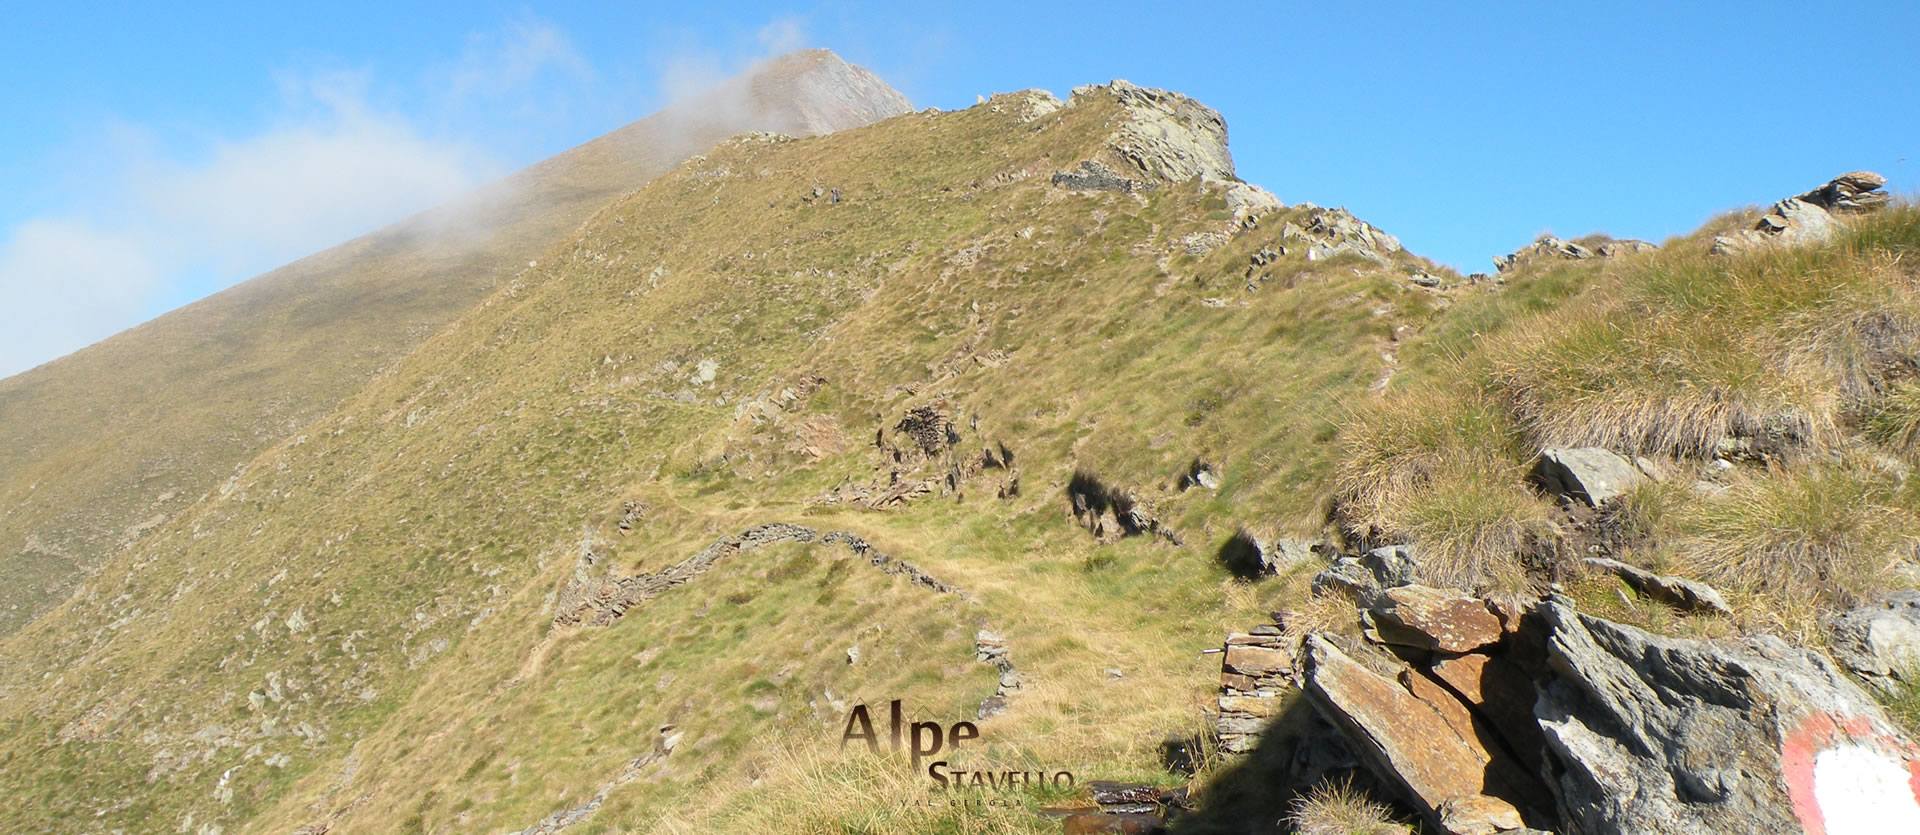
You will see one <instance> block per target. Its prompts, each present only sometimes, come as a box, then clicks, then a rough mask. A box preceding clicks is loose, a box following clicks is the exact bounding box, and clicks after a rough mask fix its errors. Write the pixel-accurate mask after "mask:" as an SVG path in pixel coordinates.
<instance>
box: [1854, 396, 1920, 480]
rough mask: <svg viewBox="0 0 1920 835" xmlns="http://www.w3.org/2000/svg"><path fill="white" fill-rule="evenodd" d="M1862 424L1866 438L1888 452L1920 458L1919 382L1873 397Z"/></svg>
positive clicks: (1905, 456) (1914, 458)
mask: <svg viewBox="0 0 1920 835" xmlns="http://www.w3.org/2000/svg"><path fill="white" fill-rule="evenodd" d="M1861 424H1862V426H1861V428H1862V429H1863V430H1864V434H1865V435H1866V436H1867V438H1868V439H1869V440H1872V441H1873V442H1874V443H1876V444H1879V445H1880V446H1881V447H1883V448H1885V449H1886V450H1887V451H1888V452H1891V453H1893V454H1894V455H1898V456H1900V457H1902V458H1905V459H1907V460H1909V461H1913V460H1920V384H1916V383H1914V382H1911V381H1908V382H1903V383H1901V384H1900V385H1898V386H1895V387H1894V388H1893V389H1892V390H1891V391H1889V392H1888V393H1887V395H1886V396H1885V397H1880V398H1876V399H1874V400H1873V401H1872V402H1871V403H1869V404H1868V406H1867V407H1866V414H1865V416H1864V418H1863V420H1862V421H1861Z"/></svg>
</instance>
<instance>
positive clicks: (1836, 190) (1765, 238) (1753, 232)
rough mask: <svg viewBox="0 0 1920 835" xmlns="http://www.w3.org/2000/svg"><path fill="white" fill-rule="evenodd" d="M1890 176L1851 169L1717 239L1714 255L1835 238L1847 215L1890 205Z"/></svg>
mask: <svg viewBox="0 0 1920 835" xmlns="http://www.w3.org/2000/svg"><path fill="white" fill-rule="evenodd" d="M1886 184H1887V178H1885V177H1882V176H1880V175H1879V174H1875V173H1873V172H1871V171H1850V172H1848V173H1845V174H1842V175H1840V176H1838V177H1835V178H1833V179H1831V180H1828V181H1827V183H1826V185H1823V186H1820V187H1819V188H1816V189H1814V190H1812V191H1809V192H1807V193H1806V194H1802V195H1799V196H1797V197H1789V198H1787V199H1785V200H1782V201H1780V202H1778V203H1775V204H1773V207H1772V208H1771V209H1768V210H1767V213H1766V214H1764V215H1762V216H1761V217H1760V219H1759V220H1758V221H1756V222H1755V223H1754V224H1753V226H1752V227H1751V228H1747V229H1742V230H1739V231H1737V232H1733V233H1730V234H1726V235H1720V236H1718V237H1715V238H1714V239H1713V246H1712V248H1711V249H1710V250H1709V251H1710V252H1711V253H1712V254H1714V255H1731V254H1735V253H1740V252H1747V251H1749V250H1752V249H1754V248H1755V247H1759V246H1766V245H1769V244H1782V245H1788V246H1793V245H1800V244H1814V243H1821V242H1823V241H1827V240H1830V239H1832V238H1833V236H1834V234H1835V233H1836V232H1837V231H1839V229H1840V227H1841V225H1842V222H1843V221H1842V219H1843V218H1844V217H1845V216H1846V215H1853V214H1860V213H1864V212H1869V211H1873V210H1875V209H1878V208H1881V207H1883V206H1886V205H1887V204H1888V203H1890V202H1892V201H1893V198H1892V196H1890V195H1888V194H1887V193H1886V192H1883V191H1881V190H1880V188H1881V187H1882V186H1885V185H1886Z"/></svg>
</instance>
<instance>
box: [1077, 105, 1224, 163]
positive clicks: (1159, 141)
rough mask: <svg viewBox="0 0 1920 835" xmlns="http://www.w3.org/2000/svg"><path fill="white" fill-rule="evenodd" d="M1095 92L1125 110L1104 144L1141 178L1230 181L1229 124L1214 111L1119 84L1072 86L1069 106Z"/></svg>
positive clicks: (1203, 106)
mask: <svg viewBox="0 0 1920 835" xmlns="http://www.w3.org/2000/svg"><path fill="white" fill-rule="evenodd" d="M1099 91H1104V92H1106V93H1109V94H1111V95H1112V96H1113V97H1114V98H1115V99H1116V100H1118V101H1119V102H1120V104H1121V106H1122V107H1123V108H1124V109H1125V112H1126V116H1125V118H1124V119H1122V121H1121V123H1120V125H1119V127H1118V128H1116V129H1115V130H1114V132H1113V134H1112V135H1110V136H1108V137H1107V142H1106V144H1107V146H1108V147H1110V148H1112V149H1113V150H1114V151H1115V152H1116V153H1118V154H1119V155H1120V156H1121V157H1122V158H1124V159H1126V160H1127V161H1128V162H1130V163H1132V164H1133V165H1134V167H1135V168H1137V169H1139V171H1140V172H1141V173H1142V174H1144V175H1146V176H1147V177H1149V178H1151V179H1154V180H1158V181H1161V182H1170V183H1181V182H1186V181H1188V180H1191V179H1194V178H1196V177H1197V178H1199V179H1200V180H1201V181H1202V182H1231V181H1232V180H1233V179H1234V176H1233V154H1231V153H1229V152H1228V151H1227V120H1226V119H1223V118H1221V116H1220V114H1219V112H1218V111H1215V110H1214V109H1213V108H1211V107H1208V106H1206V105H1204V104H1201V103H1199V102H1197V101H1194V100H1193V99H1190V98H1187V97H1186V96H1183V95H1180V94H1179V93H1173V92H1168V91H1166V90H1155V89H1152V88H1148V87H1139V86H1136V85H1133V84H1129V83H1127V82H1125V81H1119V80H1115V81H1114V82H1113V83H1111V84H1107V85H1088V86H1083V87H1075V88H1073V99H1072V100H1070V102H1069V103H1071V102H1072V101H1073V100H1078V99H1080V98H1081V97H1082V96H1086V95H1089V94H1093V93H1096V92H1099Z"/></svg>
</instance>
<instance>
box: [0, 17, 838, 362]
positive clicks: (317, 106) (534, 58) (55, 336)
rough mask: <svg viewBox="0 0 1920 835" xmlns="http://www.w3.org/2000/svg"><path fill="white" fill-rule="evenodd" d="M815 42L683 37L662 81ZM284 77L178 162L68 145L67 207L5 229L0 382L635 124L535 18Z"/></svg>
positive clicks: (701, 79)
mask: <svg viewBox="0 0 1920 835" xmlns="http://www.w3.org/2000/svg"><path fill="white" fill-rule="evenodd" d="M806 40H807V35H806V27H805V25H804V21H803V20H802V19H800V18H792V17H789V18H781V19H776V20H774V21H772V22H770V23H768V24H766V25H765V26H762V27H760V28H758V29H757V30H754V31H752V32H751V33H750V37H749V36H746V34H745V33H743V36H742V37H740V38H738V39H736V40H735V41H734V42H733V44H732V48H731V49H709V48H706V47H705V46H703V45H701V44H700V43H699V42H698V41H697V40H688V41H686V42H684V46H683V48H680V49H677V50H673V51H672V54H671V55H670V56H669V57H666V58H664V59H662V60H659V61H655V62H652V63H653V64H654V67H655V69H656V73H657V74H656V76H655V81H656V82H657V83H658V85H659V89H660V90H661V92H663V93H665V94H666V96H665V97H666V99H667V100H668V101H674V100H678V99H682V98H685V97H687V96H690V95H693V94H695V93H699V92H702V91H705V90H707V89H709V88H711V87H713V86H714V85H716V84H718V83H720V82H721V81H723V80H725V79H726V78H727V77H729V76H731V75H733V74H735V73H738V72H740V71H742V70H744V69H746V68H748V67H749V66H751V65H753V64H754V63H757V62H759V61H762V60H765V59H767V58H770V57H773V56H775V55H778V54H781V53H784V52H789V51H792V50H794V49H797V48H800V47H802V46H804V45H805V42H806ZM276 78H277V80H278V81H279V84H280V93H281V101H279V102H278V103H277V104H278V108H277V110H275V111H274V112H273V113H271V114H268V116H267V118H265V119H263V122H264V125H263V126H262V127H260V128H258V129H256V130H252V131H248V132H245V133H240V134H232V135H228V136H225V137H217V138H214V139H211V140H204V139H203V140H202V141H200V142H199V144H198V146H197V147H192V148H189V149H188V151H187V152H184V153H183V152H180V151H179V150H178V149H168V147H167V146H166V144H165V143H163V142H160V141H158V140H157V139H156V138H155V136H154V132H153V131H151V130H148V129H146V128H144V127H143V126H140V125H127V124H124V123H118V122H109V123H107V124H103V125H101V126H100V128H99V130H98V132H97V135H93V136H74V137H71V138H70V140H71V141H70V142H69V143H68V144H69V145H70V146H72V147H75V148H84V149H88V150H87V152H86V153H84V154H79V153H76V154H72V155H69V156H67V157H63V158H60V159H57V160H53V161H51V162H52V164H51V166H50V167H51V168H53V169H55V171H54V173H52V174H50V175H49V177H48V179H49V180H50V181H55V182H62V181H64V182H71V183H75V184H78V186H79V187H75V188H69V189H64V190H63V194H64V195H66V196H69V197H71V198H73V199H72V200H71V201H70V202H71V204H72V205H71V207H63V208H62V209H61V210H60V211H59V212H58V213H46V214H44V215H43V216H41V217H38V218H33V219H30V220H28V221H26V222H23V223H20V224H18V225H16V226H14V227H12V228H10V229H0V377H5V376H8V375H12V374H15V373H18V372H20V371H24V370H26V369H27V368H29V367H31V366H33V365H36V364H39V363H42V362H46V361H49V360H52V359H54V358H56V357H59V356H61V355H63V354H66V353H70V352H72V351H74V350H77V349H79V348H82V347H85V346H86V345H88V344H90V343H92V342H95V341H98V340H100V339H104V338H106V337H108V336H110V335H112V334H114V333H115V332H118V331H120V330H123V329H125V328H128V327H131V326H133V325H135V324H138V323H139V322H140V321H141V320H142V319H144V318H146V317H147V316H149V315H151V314H152V312H153V311H154V310H155V309H157V308H158V307H159V306H161V305H163V304H166V303H171V302H173V301H175V300H178V299H181V298H185V297H187V296H188V295H190V291H189V289H188V288H189V287H191V288H193V291H208V290H216V289H220V288H221V287H225V286H227V285H231V284H234V283H237V282H239V281H242V280H245V279H247V278H250V277H252V276H253V275H255V274H258V273H260V272H263V271H265V270H268V269H271V268H273V267H276V266H279V265H281V264H284V263H286V262H289V261H292V260H294V259H297V258H300V257H303V256H306V255H308V254H311V253H313V252H317V251H319V250H321V249H324V248H326V247H329V246H332V245H334V244H338V243H341V242H343V241H346V240H349V239H351V238H353V237H355V236H357V235H361V234H364V233H366V232H370V231H372V230H374V229H377V228H379V227H381V226H383V225H385V224H388V223H391V222H394V221H397V220H400V219H402V218H404V217H406V216H407V215H409V214H412V213H414V212H416V211H420V210H422V209H426V208H429V207H432V206H434V205H437V204H440V203H443V202H445V201H447V200H449V199H450V198H453V197H455V196H457V195H459V194H461V193H462V192H466V191H468V190H469V189H471V188H473V187H474V186H476V185H478V184H481V183H483V182H486V181H488V180H490V179H493V178H494V177H496V176H498V175H500V174H503V173H505V171H506V169H507V167H508V166H507V165H505V164H504V161H503V160H502V159H501V158H500V156H499V155H498V154H496V153H489V152H488V151H486V150H483V148H486V149H496V150H498V151H502V152H506V153H509V154H511V155H513V156H521V157H524V156H528V155H531V154H534V153H551V151H552V149H553V148H554V147H558V146H560V145H561V143H563V142H565V143H572V142H578V141H579V140H580V138H581V137H579V136H578V135H577V134H566V133H564V131H561V130H560V129H559V128H557V127H556V126H557V125H565V124H569V122H568V117H569V116H571V115H575V114H572V113H569V108H570V107H572V108H574V110H576V111H577V110H580V109H587V110H593V109H594V108H604V109H605V110H606V113H607V114H609V115H610V118H608V119H607V121H611V122H612V123H613V124H618V123H619V122H620V121H623V120H624V119H630V118H633V116H634V115H636V114H634V113H632V108H633V101H632V97H631V96H627V95H621V94H620V93H619V92H618V91H616V90H613V89H610V88H609V87H607V86H606V85H604V84H603V83H602V82H601V79H600V76H599V74H598V73H596V71H595V69H594V67H593V66H592V65H591V63H590V62H588V61H587V60H586V59H585V58H584V57H583V56H582V55H581V54H580V52H579V51H578V49H576V47H575V45H574V44H573V42H572V40H571V39H570V38H569V37H568V36H567V34H566V33H565V32H564V31H562V30H560V29H558V28H556V27H554V26H551V25H549V24H546V23H543V22H541V21H539V20H536V19H532V18H523V19H521V20H519V21H517V22H512V23H509V24H507V25H505V26H503V27H501V28H500V29H499V30H497V31H494V32H488V33H480V34H476V35H473V36H470V37H469V38H468V39H467V41H466V43H465V45H464V48H463V49H462V50H461V51H460V52H459V53H458V55H457V56H455V57H454V58H452V59H450V60H448V61H446V62H444V63H442V64H439V65H438V66H436V67H434V68H432V69H430V70H427V71H425V72H424V73H423V74H422V76H421V77H419V78H416V79H401V80H399V83H398V84H396V83H395V80H394V79H380V80H379V81H381V82H383V84H376V83H375V82H376V79H375V78H374V76H373V74H372V72H371V71H369V70H365V69H361V70H350V71H338V70H334V71H327V72H308V73H281V74H278V75H276ZM392 102H399V103H400V104H402V105H404V106H403V107H402V106H393V105H392V104H390V103H392ZM712 106H713V107H714V108H716V109H718V108H725V107H728V106H731V105H730V104H729V103H728V102H724V101H716V102H713V103H712ZM611 114H617V115H611ZM597 127H598V130H605V129H606V127H607V125H604V124H602V125H598V126H597ZM596 132H597V131H596ZM448 137H477V139H473V140H465V139H462V140H455V139H449V138H448ZM96 149H97V150H96ZM446 231H448V232H449V233H451V232H453V231H458V230H454V229H448V230H446Z"/></svg>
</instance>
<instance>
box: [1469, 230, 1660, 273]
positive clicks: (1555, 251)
mask: <svg viewBox="0 0 1920 835" xmlns="http://www.w3.org/2000/svg"><path fill="white" fill-rule="evenodd" d="M1655 249H1659V247H1657V246H1655V245H1653V244H1650V243H1647V242H1646V241H1637V240H1633V239H1631V238H1628V239H1621V240H1614V239H1608V240H1604V241H1600V242H1598V243H1594V244H1593V245H1592V246H1582V245H1580V244H1577V243H1574V242H1573V241H1564V240H1561V239H1559V238H1556V237H1553V236H1552V235H1548V236H1546V237H1543V238H1541V239H1540V240H1537V241H1534V242H1533V243H1531V244H1529V245H1527V246H1524V247H1521V248H1520V249H1518V250H1515V251H1514V252H1513V253H1511V254H1508V255H1496V256H1494V257H1493V268H1494V270H1496V271H1498V272H1502V273H1506V272H1512V271H1514V270H1516V269H1519V268H1520V267H1523V266H1526V265H1528V264H1533V263H1539V262H1552V261H1584V260H1586V259H1588V258H1613V257H1617V256H1621V255H1631V254H1633V253H1636V252H1648V251H1651V250H1655Z"/></svg>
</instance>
